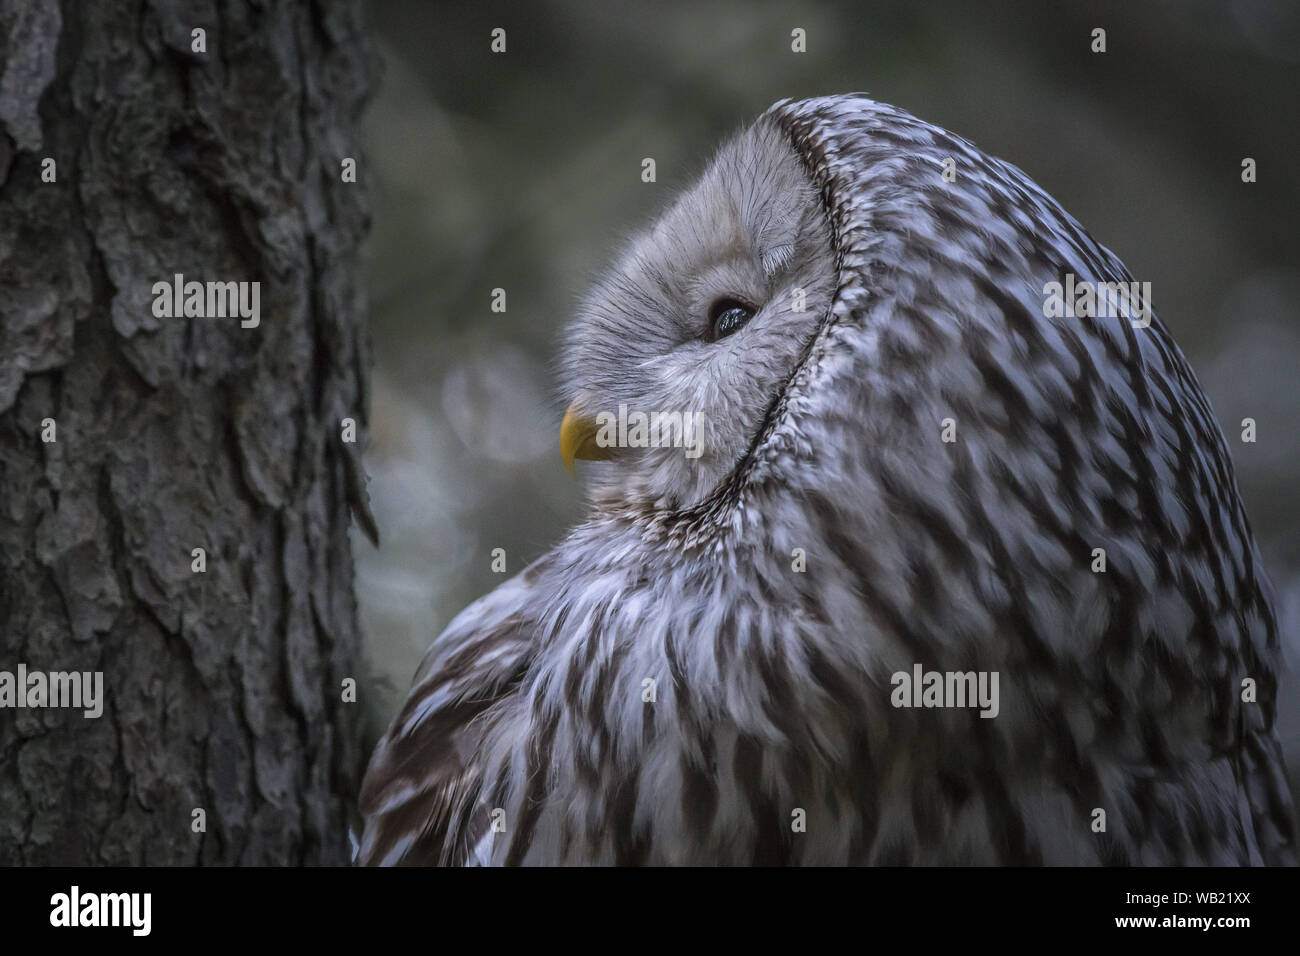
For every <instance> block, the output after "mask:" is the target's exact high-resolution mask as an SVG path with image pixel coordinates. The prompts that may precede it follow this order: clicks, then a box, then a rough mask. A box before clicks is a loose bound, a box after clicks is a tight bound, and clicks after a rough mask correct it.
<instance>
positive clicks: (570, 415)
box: [560, 405, 615, 474]
mask: <svg viewBox="0 0 1300 956" xmlns="http://www.w3.org/2000/svg"><path fill="white" fill-rule="evenodd" d="M599 431H600V427H599V426H598V425H597V424H596V419H594V418H588V417H587V416H585V415H583V414H582V413H580V412H578V411H576V410H575V409H574V407H573V406H572V405H570V406H569V410H568V411H567V412H565V413H564V423H563V424H562V425H560V457H561V458H563V459H564V467H565V468H568V469H569V473H570V474H573V462H574V459H576V458H581V459H582V460H583V461H606V460H608V459H609V458H612V457H613V456H614V451H615V449H613V448H606V447H603V446H601V445H599V444H597V443H596V434H597V432H599Z"/></svg>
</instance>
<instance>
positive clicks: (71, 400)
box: [0, 0, 373, 864]
mask: <svg viewBox="0 0 1300 956" xmlns="http://www.w3.org/2000/svg"><path fill="white" fill-rule="evenodd" d="M360 7H361V3H360V0H338V2H329V0H315V2H301V3H299V2H293V3H261V2H253V0H244V2H241V0H211V2H197V0H196V2H192V3H174V2H170V0H143V2H141V3H86V2H81V0H64V2H63V4H62V7H61V8H60V4H59V3H57V2H56V0H0V672H9V673H11V674H16V672H17V668H18V667H19V665H23V666H24V667H25V668H26V670H27V671H28V672H32V671H42V672H47V673H48V672H56V671H62V672H72V671H76V672H95V671H99V672H102V675H103V678H102V680H103V713H102V716H100V717H98V718H95V717H88V716H86V715H85V713H84V710H83V709H76V708H54V707H48V706H47V707H44V708H40V709H38V708H36V707H33V706H27V707H22V708H19V707H5V708H3V709H0V863H3V864H193V863H216V864H234V863H240V864H258V863H282V864H297V863H342V862H346V861H347V859H348V852H347V843H348V839H347V830H348V813H349V808H350V807H351V806H352V804H353V799H354V795H355V790H356V785H357V780H358V774H359V771H360V760H361V752H360V729H361V717H360V708H359V707H358V706H356V705H355V704H352V703H348V702H345V700H344V694H343V685H344V682H345V680H346V679H347V678H350V677H355V676H357V668H358V661H359V635H358V630H357V623H356V608H355V604H354V597H353V593H352V556H351V551H350V546H349V535H348V529H349V522H350V517H351V516H352V514H354V513H355V514H356V515H357V516H358V517H359V519H360V521H361V523H362V524H363V526H367V530H371V531H373V527H372V525H370V524H369V516H368V512H367V511H366V509H365V504H364V483H363V481H362V480H361V479H360V478H359V475H360V468H359V464H358V461H357V456H358V455H359V452H358V449H359V448H361V447H362V442H363V433H364V426H365V417H366V401H367V361H366V359H367V356H366V350H365V341H364V334H363V332H362V326H361V322H362V312H363V299H362V296H361V294H360V290H359V283H360V271H361V270H360V262H359V246H360V243H361V240H362V237H363V235H364V233H365V230H366V227H367V196H366V192H365V186H364V183H365V179H366V177H365V173H364V164H363V163H361V156H360V152H359V149H360V145H359V114H360V112H361V107H362V102H363V99H364V97H365V95H366V93H367V90H368V85H369V77H370V75H371V72H372V70H371V65H372V54H371V50H370V48H369V46H368V45H367V42H366V40H365V38H364V31H363V27H362V23H361V20H362V17H361V13H360ZM198 29H201V30H203V31H204V34H203V35H202V41H203V43H202V45H203V46H205V47H206V49H205V50H203V49H199V46H200V44H199V42H198V41H199V35H198V34H195V33H194V32H193V31H195V30H198ZM348 157H352V158H355V159H356V160H357V162H358V166H359V170H360V171H359V172H358V174H357V177H356V178H357V180H358V181H357V182H345V181H344V178H345V177H343V176H342V175H341V170H342V169H343V166H342V164H343V161H344V160H345V158H348ZM47 160H53V166H52V167H51V165H50V163H49V162H48V161H47ZM51 172H53V174H54V177H55V178H54V181H53V182H50V181H47V180H48V178H49V176H50V173H51ZM177 274H181V275H183V276H184V281H185V282H191V281H196V282H202V283H209V282H222V283H224V282H247V283H250V285H249V286H247V287H246V289H249V290H251V288H252V286H251V283H253V282H258V283H260V286H259V289H260V322H259V324H257V325H256V326H255V327H253V326H252V325H251V320H249V321H242V320H241V318H240V317H238V316H235V317H214V316H213V315H212V314H211V312H212V307H213V300H212V298H211V297H210V296H209V297H208V298H207V299H206V300H205V301H206V309H207V312H208V314H205V315H202V316H195V315H189V316H186V315H184V314H182V315H173V316H171V317H169V316H167V314H166V313H167V312H168V311H169V309H170V306H171V305H172V304H173V303H171V302H170V301H168V302H164V301H163V300H164V299H168V300H169V299H170V298H171V296H170V295H168V296H162V295H160V294H159V293H158V292H157V291H155V289H154V285H155V283H160V282H161V283H167V284H168V285H169V286H170V285H171V284H172V283H173V282H174V281H175V279H174V277H175V276H176V275H177ZM250 295H251V292H250ZM218 304H219V303H218ZM196 308H197V307H196ZM348 418H350V419H354V420H355V422H356V428H357V436H356V443H355V444H353V443H349V442H348V441H347V440H346V438H345V436H344V433H343V426H342V425H341V422H342V420H344V419H348ZM51 439H52V440H51ZM200 548H201V549H203V553H202V555H201V556H200V555H198V553H197V552H196V549H200ZM200 557H201V559H202V562H201V560H200ZM203 563H205V564H206V568H205V569H201V568H202V565H203ZM0 676H2V673H0ZM35 699H37V698H33V697H32V696H31V695H30V693H29V696H28V698H27V701H28V702H29V703H30V702H31V701H33V700H35ZM198 811H202V813H200V812H198Z"/></svg>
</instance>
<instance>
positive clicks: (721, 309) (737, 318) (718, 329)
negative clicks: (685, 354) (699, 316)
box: [709, 299, 754, 342]
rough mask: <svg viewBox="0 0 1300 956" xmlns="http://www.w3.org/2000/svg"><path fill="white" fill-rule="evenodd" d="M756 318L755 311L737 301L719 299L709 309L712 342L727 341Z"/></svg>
mask: <svg viewBox="0 0 1300 956" xmlns="http://www.w3.org/2000/svg"><path fill="white" fill-rule="evenodd" d="M753 317H754V310H753V309H751V308H750V307H749V306H747V305H745V303H743V302H738V301H736V300H735V299H719V300H718V301H717V302H715V303H713V306H712V307H711V308H710V309H709V332H710V336H711V338H710V341H714V342H716V341H717V340H718V339H725V338H726V337H727V336H728V335H730V334H731V333H733V332H736V331H738V330H739V329H740V328H741V327H742V326H743V325H744V324H745V323H746V322H748V321H749V320H750V319H752V318H753Z"/></svg>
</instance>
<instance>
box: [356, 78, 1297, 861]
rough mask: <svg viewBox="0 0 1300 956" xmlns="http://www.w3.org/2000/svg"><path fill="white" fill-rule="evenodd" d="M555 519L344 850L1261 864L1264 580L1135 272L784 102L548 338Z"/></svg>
mask: <svg viewBox="0 0 1300 956" xmlns="http://www.w3.org/2000/svg"><path fill="white" fill-rule="evenodd" d="M562 369H563V377H564V388H565V390H566V397H567V398H568V399H570V400H571V403H572V404H571V405H570V407H569V409H568V412H567V413H566V414H565V416H564V420H563V424H562V427H561V434H560V446H561V452H562V455H563V457H564V458H565V460H566V461H567V462H568V463H569V464H570V465H572V463H573V461H574V460H575V459H577V460H582V461H584V464H583V466H582V470H583V472H584V477H585V480H586V481H587V482H588V487H589V498H590V505H589V511H588V514H587V517H586V519H585V520H584V521H583V522H582V523H581V524H580V525H579V526H578V527H576V528H574V529H573V530H572V531H571V532H570V533H569V534H568V535H567V537H565V538H564V539H563V540H562V541H561V542H560V543H559V544H558V545H557V546H556V547H555V548H554V549H553V550H551V551H550V552H548V553H546V554H545V555H543V556H542V557H541V558H539V559H538V560H536V561H535V562H534V563H532V564H531V565H530V566H528V567H527V568H526V569H524V570H523V571H522V572H520V573H519V574H518V575H517V576H516V577H514V578H513V579H511V580H509V581H507V582H506V583H504V584H502V585H501V586H500V587H498V588H497V589H496V590H494V591H492V592H491V593H490V594H488V595H487V596H485V597H483V598H482V599H480V600H479V601H477V602H476V603H474V604H472V605H470V606H469V607H468V608H466V609H465V610H464V611H463V612H462V613H461V614H460V615H459V616H457V617H456V618H455V619H454V620H453V621H452V623H451V624H450V625H449V626H448V627H447V629H446V630H445V631H444V632H443V633H442V634H441V635H440V636H439V637H438V638H437V639H436V640H434V641H433V643H432V645H431V647H430V648H429V651H428V653H427V656H426V657H425V659H424V661H423V663H422V664H421V666H420V668H419V671H418V673H417V675H416V677H415V682H414V687H413V689H412V690H411V692H410V695H409V697H408V698H407V699H406V702H405V704H404V706H403V707H402V708H401V710H400V712H399V713H398V714H397V716H396V718H395V719H394V721H393V723H392V726H391V727H390V728H389V730H388V732H387V734H386V735H385V736H384V737H383V739H382V740H381V741H380V743H379V745H378V746H377V748H376V750H375V753H374V755H373V758H372V760H371V763H370V767H369V770H368V772H367V775H366V777H365V781H364V785H363V789H362V792H361V796H360V806H361V810H362V813H363V815H364V817H365V827H364V833H363V835H362V838H361V846H360V850H359V859H360V861H361V862H363V863H367V864H507V865H509V864H541V865H557V864H598V865H606V864H610V865H623V864H649V865H674V864H709V865H750V864H792V865H857V864H891V865H898V864H920V865H927V864H931V865H933V864H993V865H997V864H1015V865H1026V864H1027V865H1034V864H1044V865H1059V864H1067V865H1090V864H1121V865H1157V864H1159V865H1164V864H1215V865H1220V864H1279V863H1290V862H1293V861H1294V856H1293V854H1294V811H1293V809H1292V805H1291V800H1290V797H1289V795H1288V790H1287V787H1286V784H1285V781H1284V774H1283V766H1282V761H1281V756H1280V750H1279V746H1278V742H1277V739H1276V737H1275V734H1274V729H1273V724H1274V710H1275V695H1276V691H1277V679H1276V669H1277V667H1278V663H1279V661H1278V658H1279V649H1278V632H1277V625H1276V621H1275V615H1274V611H1273V608H1272V599H1271V594H1270V587H1269V584H1268V582H1267V579H1266V576H1265V573H1264V570H1263V568H1262V566H1261V561H1260V556H1259V553H1258V550H1257V548H1256V545H1255V541H1254V538H1253V535H1252V532H1251V528H1250V524H1249V522H1248V520H1247V517H1246V513H1245V511H1244V509H1243V507H1242V503H1241V499H1240V497H1239V495H1238V491H1237V485H1236V480H1235V478H1234V476H1233V469H1232V464H1231V461H1230V458H1229V453H1228V449H1227V446H1226V443H1225V440H1224V437H1223V435H1222V433H1221V432H1220V430H1219V427H1218V426H1217V424H1216V422H1215V418H1214V415H1213V413H1212V411H1211V409H1210V405H1209V402H1208V401H1207V400H1206V397H1205V395H1204V393H1203V392H1202V391H1201V389H1200V387H1199V385H1198V384H1197V381H1196V378H1195V376H1194V375H1193V373H1192V370H1191V369H1190V368H1189V366H1188V364H1187V361H1186V360H1185V359H1184V357H1183V355H1182V353H1181V352H1180V351H1179V349H1178V347H1177V346H1176V345H1175V344H1174V342H1173V340H1172V338H1171V337H1170V335H1169V333H1168V332H1167V331H1166V329H1165V328H1164V326H1163V325H1162V324H1161V322H1160V321H1159V319H1158V318H1157V317H1156V316H1155V314H1154V311H1153V309H1152V302H1151V295H1150V289H1149V286H1145V285H1144V284H1141V283H1138V282H1136V281H1135V280H1134V278H1133V277H1132V276H1131V275H1130V274H1129V272H1128V271H1127V270H1126V269H1125V267H1124V265H1123V264H1122V263H1121V262H1120V261H1119V260H1118V259H1117V258H1116V257H1115V256H1114V255H1113V254H1112V253H1111V252H1109V251H1108V250H1106V249H1105V248H1103V247H1102V246H1101V245H1099V244H1098V243H1097V242H1096V241H1095V240H1093V239H1092V237H1091V236H1090V235H1089V234H1088V232H1087V231H1086V230H1085V229H1084V228H1083V227H1082V226H1081V225H1080V224H1079V223H1078V222H1077V221H1076V220H1075V219H1074V218H1072V217H1071V216H1070V215H1069V214H1068V213H1066V212H1065V211H1064V210H1063V209H1062V208H1061V207H1060V206H1059V205H1058V204H1057V203H1056V202H1055V201H1054V200H1053V199H1052V198H1051V197H1050V196H1048V195H1047V194H1046V193H1045V192H1044V191H1043V190H1042V189H1040V188H1039V187H1038V186H1037V185H1035V184H1034V183H1033V182H1032V181H1031V180H1030V179H1029V178H1028V177H1027V176H1026V175H1025V174H1024V173H1022V172H1021V171H1020V170H1019V169H1017V168H1016V167H1014V166H1011V165H1009V164H1008V163H1005V162H1002V161H1001V160H998V159H994V158H992V157H990V156H988V155H986V154H984V153H983V152H981V151H980V150H979V149H977V148H976V147H975V146H973V145H972V144H971V143H969V142H967V141H966V140H964V139H961V138H959V137H957V136H955V135H952V134H950V133H948V132H945V131H944V130H942V129H938V128H936V127H934V126H931V125H930V124H928V123H925V122H922V121H921V120H918V119H916V118H915V117H913V116H911V115H909V114H908V113H906V112H904V111H902V110H900V109H897V108H894V107H892V106H888V105H885V104H883V103H879V102H875V101H872V100H871V99H869V98H867V97H866V96H863V95H842V96H830V97H824V98H818V99H809V100H803V101H798V102H793V101H788V100H786V101H782V102H779V103H777V104H775V105H774V106H772V107H771V108H770V109H769V110H767V111H766V112H765V113H764V114H763V115H762V116H760V117H759V119H758V120H757V121H756V122H755V123H754V124H753V125H752V126H751V127H750V128H748V129H747V130H745V131H744V132H743V133H741V134H740V135H739V136H737V137H736V138H735V139H734V140H732V141H731V142H729V143H728V144H726V145H725V146H723V147H722V149H721V150H720V151H719V152H718V153H717V155H716V156H715V158H714V159H713V160H712V162H711V163H710V164H709V165H708V167H707V169H706V170H705V172H704V173H703V175H702V176H701V178H700V179H699V181H698V182H697V183H696V184H695V185H694V186H692V187H691V188H690V189H688V190H686V191H685V192H684V193H683V194H682V195H681V196H680V197H679V198H678V199H677V200H676V201H675V203H674V204H673V205H671V207H669V208H668V209H667V211H666V212H664V213H663V214H662V216H661V217H660V218H659V219H658V220H657V221H656V222H655V223H654V224H653V225H651V226H650V227H649V228H648V229H647V230H645V231H644V232H643V233H642V234H641V235H639V236H638V237H636V238H635V239H634V240H633V241H632V242H631V243H630V245H629V246H628V247H627V248H626V250H625V251H623V253H622V254H621V256H620V257H618V258H617V259H616V261H615V263H614V264H613V266H612V267H611V268H610V269H609V271H608V272H607V273H606V275H605V276H604V278H602V279H600V280H599V281H598V282H597V283H596V284H595V287H594V288H593V289H592V290H591V292H590V294H589V295H588V296H587V298H586V301H585V303H584V304H583V306H582V308H581V309H580V311H579V313H578V314H577V315H576V318H575V320H574V321H573V323H572V326H571V328H569V329H568V331H567V334H566V337H565V339H564V345H563V360H562Z"/></svg>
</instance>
